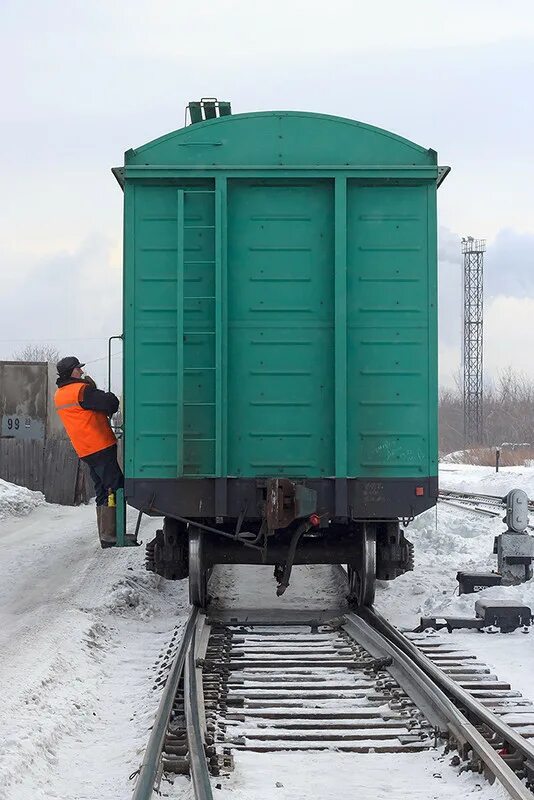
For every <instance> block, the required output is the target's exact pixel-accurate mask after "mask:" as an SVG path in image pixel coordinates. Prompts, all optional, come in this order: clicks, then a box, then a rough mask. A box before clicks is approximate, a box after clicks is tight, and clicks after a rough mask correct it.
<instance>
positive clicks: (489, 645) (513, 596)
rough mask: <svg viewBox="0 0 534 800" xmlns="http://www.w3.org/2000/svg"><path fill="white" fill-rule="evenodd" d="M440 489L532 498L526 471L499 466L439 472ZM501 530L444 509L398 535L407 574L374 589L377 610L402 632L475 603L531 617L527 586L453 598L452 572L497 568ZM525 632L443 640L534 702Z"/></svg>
mask: <svg viewBox="0 0 534 800" xmlns="http://www.w3.org/2000/svg"><path fill="white" fill-rule="evenodd" d="M440 487H441V488H442V489H451V490H457V491H463V492H474V493H480V494H491V495H501V496H503V497H504V496H505V495H506V494H507V493H508V492H509V491H510V490H511V489H524V491H526V492H527V494H528V495H529V497H531V498H534V468H532V467H503V468H502V469H501V470H500V471H499V472H498V473H495V471H494V469H493V468H491V467H476V466H466V465H463V464H447V465H442V467H441V470H440ZM531 521H532V520H531ZM505 529H506V526H505V525H504V523H503V522H502V520H501V517H485V516H482V515H481V514H477V513H475V512H474V511H471V510H467V509H466V510H464V509H461V508H458V507H456V506H450V505H447V504H445V503H441V504H438V506H437V508H436V509H431V510H429V511H427V512H425V513H424V514H422V515H421V516H420V517H418V518H417V519H416V520H414V522H412V523H411V525H410V526H409V527H408V529H407V531H406V535H407V536H408V538H409V539H410V540H411V541H412V542H413V543H414V545H415V569H414V571H413V572H408V573H406V574H405V575H401V576H400V577H399V578H397V579H396V580H395V581H392V582H386V581H380V582H379V583H378V589H377V601H376V606H377V608H378V609H379V610H380V611H381V612H382V613H383V614H384V615H385V616H386V617H387V618H388V619H390V620H391V621H392V622H394V623H395V624H396V625H399V626H401V627H405V628H414V627H415V626H416V625H417V624H418V623H419V620H420V617H422V616H425V617H429V616H440V615H450V616H467V617H472V616H474V612H475V602H476V601H477V600H478V599H482V598H485V599H488V600H508V601H510V602H513V603H522V604H525V605H527V606H529V607H530V608H531V609H532V610H533V611H534V580H531V581H529V582H528V583H525V584H521V585H519V586H508V587H504V586H496V587H491V588H488V589H484V590H483V591H482V592H478V593H476V594H464V595H461V596H458V583H457V581H456V574H457V572H458V571H459V570H479V571H492V570H496V569H497V557H496V556H494V555H493V540H494V538H495V536H497V535H498V534H499V533H502V532H503V531H504V530H505ZM529 631H530V632H529V633H528V634H526V635H525V634H524V633H522V632H521V631H517V632H514V633H509V634H501V633H497V634H488V633H481V632H478V631H466V630H464V631H458V632H455V633H452V634H450V640H451V642H452V641H459V642H461V644H462V646H463V647H464V648H465V649H466V650H469V651H470V652H472V653H474V654H475V655H478V656H479V658H480V659H481V660H484V661H485V662H486V663H488V664H489V665H490V666H492V667H493V668H494V669H495V671H496V674H497V675H498V676H499V677H501V678H502V679H506V680H509V681H510V682H511V683H512V688H514V689H517V690H519V691H521V692H522V693H523V694H524V695H525V696H526V697H529V698H530V699H531V700H533V701H534V685H533V683H532V678H531V665H532V664H533V663H534V630H533V629H532V628H530V629H529ZM444 635H446V634H444Z"/></svg>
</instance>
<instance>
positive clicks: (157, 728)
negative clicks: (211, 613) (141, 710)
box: [132, 608, 199, 800]
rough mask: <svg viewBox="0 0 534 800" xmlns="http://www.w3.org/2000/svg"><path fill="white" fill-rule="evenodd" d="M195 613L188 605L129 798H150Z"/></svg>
mask: <svg viewBox="0 0 534 800" xmlns="http://www.w3.org/2000/svg"><path fill="white" fill-rule="evenodd" d="M198 616H199V609H198V608H192V609H191V612H190V614H189V618H188V620H187V623H186V626H185V629H184V633H183V636H182V639H181V641H180V645H179V647H178V650H177V651H176V655H175V656H174V659H173V662H172V665H171V668H170V671H169V676H168V678H167V681H166V683H165V688H164V690H163V693H162V695H161V699H160V702H159V706H158V710H157V713H156V719H155V722H154V725H153V727H152V730H151V732H150V737H149V739H148V744H147V746H146V750H145V753H144V756H143V762H142V764H141V766H140V768H139V776H138V778H137V783H136V785H135V789H134V792H133V795H132V800H150V799H151V797H152V794H153V792H154V784H155V782H156V779H157V777H158V773H159V771H160V763H161V754H162V751H163V745H164V741H165V734H166V732H167V726H168V724H169V719H170V716H171V711H172V706H173V703H174V698H175V696H176V692H177V690H178V684H179V683H180V678H181V677H182V675H183V673H184V664H185V660H186V655H187V653H188V651H189V652H191V641H192V640H193V638H194V634H195V629H196V625H197V622H198Z"/></svg>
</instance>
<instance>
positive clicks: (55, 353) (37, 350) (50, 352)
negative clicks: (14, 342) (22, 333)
mask: <svg viewBox="0 0 534 800" xmlns="http://www.w3.org/2000/svg"><path fill="white" fill-rule="evenodd" d="M13 358H14V360H15V361H52V362H56V361H59V350H58V349H57V347H54V345H52V344H27V345H26V346H25V347H23V348H22V350H17V351H16V352H15V353H13Z"/></svg>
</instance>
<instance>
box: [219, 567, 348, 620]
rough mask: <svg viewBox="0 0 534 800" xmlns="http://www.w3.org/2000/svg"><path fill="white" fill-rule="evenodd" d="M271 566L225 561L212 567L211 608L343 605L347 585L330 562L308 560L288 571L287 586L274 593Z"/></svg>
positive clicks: (324, 606)
mask: <svg viewBox="0 0 534 800" xmlns="http://www.w3.org/2000/svg"><path fill="white" fill-rule="evenodd" d="M273 569H274V568H273V567H272V566H271V567H251V566H242V565H235V564H234V565H228V566H225V567H224V568H222V567H217V568H216V569H215V570H214V574H213V578H212V580H211V583H210V594H211V595H212V598H213V600H212V602H213V606H214V608H269V609H270V608H273V609H277V608H280V609H291V608H299V609H318V610H323V611H325V610H328V609H332V611H338V610H339V609H340V608H345V607H346V599H345V595H346V585H345V582H344V581H343V580H342V578H341V577H340V575H339V573H338V572H337V571H336V570H335V569H334V568H332V567H331V566H329V565H324V564H307V565H301V566H296V567H294V568H293V570H292V571H291V578H290V581H289V586H288V588H287V589H286V591H285V593H284V594H283V595H282V597H277V596H276V587H277V583H276V581H275V579H274V576H273Z"/></svg>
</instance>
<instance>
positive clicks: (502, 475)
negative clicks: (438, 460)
mask: <svg viewBox="0 0 534 800" xmlns="http://www.w3.org/2000/svg"><path fill="white" fill-rule="evenodd" d="M439 486H440V489H449V490H451V491H457V492H473V493H474V494H493V495H500V496H502V497H504V496H505V495H506V494H508V492H509V491H510V490H511V489H523V491H525V492H526V493H527V494H528V496H529V498H530V499H531V500H532V499H534V467H500V469H499V472H495V468H494V467H475V466H472V465H470V464H443V463H442V464H440V469H439Z"/></svg>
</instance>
